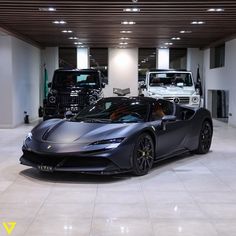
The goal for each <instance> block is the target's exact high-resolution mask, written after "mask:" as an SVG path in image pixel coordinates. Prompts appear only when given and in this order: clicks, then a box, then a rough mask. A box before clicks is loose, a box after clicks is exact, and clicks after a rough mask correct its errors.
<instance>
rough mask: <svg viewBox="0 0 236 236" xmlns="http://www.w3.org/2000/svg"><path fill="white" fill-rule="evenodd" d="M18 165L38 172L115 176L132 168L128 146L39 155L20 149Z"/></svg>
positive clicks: (38, 153)
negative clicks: (20, 154) (32, 168)
mask: <svg viewBox="0 0 236 236" xmlns="http://www.w3.org/2000/svg"><path fill="white" fill-rule="evenodd" d="M22 150H23V155H22V156H21V158H20V163H21V164H23V165H27V166H32V167H34V168H37V169H38V170H40V171H46V172H54V171H71V172H81V173H91V174H116V173H121V172H128V171H130V170H131V168H132V158H131V151H130V147H129V145H124V146H122V147H119V148H116V149H109V150H99V151H90V152H76V153H43V152H42V153H40V152H34V151H32V150H27V149H26V148H25V147H24V146H23V148H22Z"/></svg>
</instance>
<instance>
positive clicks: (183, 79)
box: [149, 72, 193, 87]
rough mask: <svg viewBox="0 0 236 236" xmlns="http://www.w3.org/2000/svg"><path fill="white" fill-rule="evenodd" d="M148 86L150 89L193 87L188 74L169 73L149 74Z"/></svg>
mask: <svg viewBox="0 0 236 236" xmlns="http://www.w3.org/2000/svg"><path fill="white" fill-rule="evenodd" d="M149 85H150V86H151V87H155V86H160V87H166V86H179V87H183V86H193V81H192V77H191V74H190V73H172V72H171V73H170V72H166V73H164V72H161V73H160V72H153V73H150V80H149Z"/></svg>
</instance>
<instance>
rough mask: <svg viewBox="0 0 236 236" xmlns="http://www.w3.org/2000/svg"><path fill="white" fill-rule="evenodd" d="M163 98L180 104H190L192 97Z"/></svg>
mask: <svg viewBox="0 0 236 236" xmlns="http://www.w3.org/2000/svg"><path fill="white" fill-rule="evenodd" d="M163 99H165V100H168V101H171V102H175V103H179V104H189V102H190V97H163ZM176 101H179V102H176Z"/></svg>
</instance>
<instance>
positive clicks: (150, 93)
mask: <svg viewBox="0 0 236 236" xmlns="http://www.w3.org/2000/svg"><path fill="white" fill-rule="evenodd" d="M148 94H149V95H150V96H152V95H156V94H155V93H152V92H148Z"/></svg>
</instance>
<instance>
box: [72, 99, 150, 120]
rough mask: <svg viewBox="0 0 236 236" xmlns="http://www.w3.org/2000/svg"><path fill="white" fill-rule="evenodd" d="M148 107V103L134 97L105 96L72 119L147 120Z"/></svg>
mask: <svg viewBox="0 0 236 236" xmlns="http://www.w3.org/2000/svg"><path fill="white" fill-rule="evenodd" d="M148 109H149V105H148V103H144V102H141V101H137V100H134V99H129V100H128V99H122V98H117V99H115V98H113V99H107V98H105V99H101V100H99V101H98V102H96V103H95V104H94V105H91V106H89V107H87V108H85V109H83V110H82V111H80V112H79V113H78V114H77V115H76V116H75V117H74V118H73V119H72V121H84V122H98V123H137V122H145V121H146V119H147V116H148Z"/></svg>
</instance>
